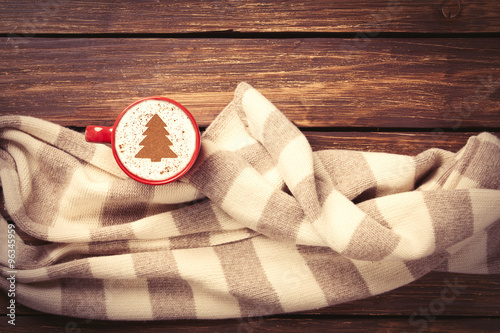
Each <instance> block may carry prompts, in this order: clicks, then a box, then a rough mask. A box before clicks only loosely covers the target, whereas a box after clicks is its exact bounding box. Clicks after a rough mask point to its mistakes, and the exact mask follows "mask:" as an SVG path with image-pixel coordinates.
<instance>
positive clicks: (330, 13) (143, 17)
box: [0, 0, 500, 37]
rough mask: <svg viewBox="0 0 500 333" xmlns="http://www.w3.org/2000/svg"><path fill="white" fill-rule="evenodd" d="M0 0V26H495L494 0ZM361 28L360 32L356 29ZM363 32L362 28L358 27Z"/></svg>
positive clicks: (177, 29)
mask: <svg viewBox="0 0 500 333" xmlns="http://www.w3.org/2000/svg"><path fill="white" fill-rule="evenodd" d="M457 3H458V0H437V1H436V0H434V1H418V2H414V1H403V0H386V1H376V0H361V1H343V0H335V1H329V0H292V1H255V0H245V1H243V0H217V1H184V0H174V1H159V0H156V1H155V0H142V1H135V0H126V1H111V0H107V1H99V0H93V1H89V0H79V1H68V0H47V1H38V2H33V1H27V0H21V1H1V3H0V7H1V8H2V10H1V11H0V33H7V34H9V33H10V34H18V35H29V34H40V33H76V34H81V33H85V34H88V33H153V32H154V33H185V32H206V31H225V30H234V31H239V32H276V31H281V32H288V31H294V32H362V33H365V34H368V36H371V37H373V36H374V35H376V34H378V33H379V32H411V33H422V32H451V33H463V32H499V31H500V3H499V2H498V1H495V0H460V3H461V5H460V7H459V6H458V4H457ZM362 33H360V36H363V35H362ZM365 36H366V35H365Z"/></svg>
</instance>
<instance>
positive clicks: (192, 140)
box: [85, 97, 200, 185]
mask: <svg viewBox="0 0 500 333" xmlns="http://www.w3.org/2000/svg"><path fill="white" fill-rule="evenodd" d="M85 139H86V140H87V141H88V142H106V143H111V148H112V149H113V156H114V158H115V160H116V162H117V163H118V165H119V166H120V168H121V169H122V170H123V171H124V172H125V173H126V174H127V175H128V176H129V177H131V178H132V179H134V180H136V181H139V182H141V183H144V184H149V185H161V184H166V183H170V182H172V181H174V180H176V179H179V178H180V177H182V176H183V175H184V174H185V173H186V172H187V171H188V170H189V169H190V168H191V166H192V165H193V164H194V162H195V160H196V158H197V156H198V153H199V151H200V132H199V129H198V125H197V124H196V121H195V120H194V118H193V116H192V115H191V113H190V112H189V111H188V110H187V109H186V108H185V107H184V106H182V105H181V104H180V103H178V102H176V101H174V100H171V99H169V98H165V97H146V98H143V99H140V100H138V101H136V102H134V103H132V104H130V105H129V106H127V107H126V108H125V109H124V110H123V111H122V112H121V114H120V115H119V116H118V118H117V119H116V121H115V124H114V126H113V127H102V126H87V128H86V130H85Z"/></svg>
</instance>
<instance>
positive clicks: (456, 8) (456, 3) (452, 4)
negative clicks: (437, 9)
mask: <svg viewBox="0 0 500 333" xmlns="http://www.w3.org/2000/svg"><path fill="white" fill-rule="evenodd" d="M461 10H462V5H461V4H460V0H444V1H443V3H442V4H441V12H442V13H443V15H444V17H446V18H450V19H452V18H455V17H457V16H458V14H459V13H460V11H461Z"/></svg>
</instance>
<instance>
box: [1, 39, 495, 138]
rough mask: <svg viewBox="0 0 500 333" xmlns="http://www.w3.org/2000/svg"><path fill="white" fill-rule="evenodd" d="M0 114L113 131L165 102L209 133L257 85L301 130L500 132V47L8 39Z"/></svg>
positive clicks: (487, 43) (411, 42)
mask: <svg viewBox="0 0 500 333" xmlns="http://www.w3.org/2000/svg"><path fill="white" fill-rule="evenodd" d="M0 42H1V43H0V59H1V60H2V66H1V68H0V75H1V77H2V80H1V86H0V89H1V91H2V94H1V96H0V103H1V105H2V109H1V111H0V112H1V114H24V115H31V116H36V117H40V118H43V119H47V120H50V121H54V122H57V123H59V124H62V125H67V126H84V125H87V124H90V123H92V124H98V125H104V126H109V125H112V123H113V121H114V119H115V118H116V116H117V115H118V114H119V112H120V111H121V110H122V109H123V108H124V107H125V106H127V105H128V104H129V103H131V102H133V101H134V100H136V99H138V98H141V97H145V96H150V95H165V96H168V97H171V98H173V99H175V100H177V101H178V102H180V103H181V104H183V105H185V106H186V107H187V108H188V109H189V110H190V111H191V112H192V113H193V114H194V116H195V118H196V119H197V121H198V122H199V124H200V125H201V126H206V125H208V124H209V123H210V122H211V121H212V120H213V119H214V118H215V117H216V115H217V114H218V113H219V112H220V111H221V110H222V108H223V107H224V106H225V105H227V103H228V102H229V101H230V100H231V99H232V94H233V91H234V89H235V87H236V85H237V84H238V83H239V82H240V81H245V80H246V81H248V82H249V83H250V84H252V85H253V86H254V87H256V88H257V89H259V91H261V92H262V93H263V94H264V95H265V96H266V97H268V98H269V99H270V100H271V101H273V102H274V103H275V104H276V105H277V106H278V108H280V109H281V110H282V111H283V112H284V113H285V114H286V115H287V116H288V117H289V118H290V119H291V120H292V121H294V122H295V123H296V124H297V125H298V126H301V127H310V126H313V127H320V126H335V127H371V128H373V127H396V128H452V129H454V130H460V129H462V128H464V127H469V128H470V127H473V128H485V127H486V128H498V127H500V117H499V115H500V103H499V102H500V89H498V88H499V87H500V39H496V38H494V39H475V38H473V39H453V38H452V39H372V40H367V41H365V42H364V43H363V44H357V43H358V42H357V41H356V40H352V39H262V40H260V39H133V38H130V39H127V38H118V39H108V38H106V39H100V38H94V39H87V38H82V39H78V38H73V39H57V38H56V39H51V38H4V39H0Z"/></svg>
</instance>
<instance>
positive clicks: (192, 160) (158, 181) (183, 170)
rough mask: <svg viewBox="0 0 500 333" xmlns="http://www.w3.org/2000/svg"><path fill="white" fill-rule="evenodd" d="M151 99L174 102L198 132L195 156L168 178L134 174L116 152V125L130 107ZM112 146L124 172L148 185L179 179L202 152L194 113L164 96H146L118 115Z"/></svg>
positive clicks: (112, 135) (196, 132) (112, 136)
mask: <svg viewBox="0 0 500 333" xmlns="http://www.w3.org/2000/svg"><path fill="white" fill-rule="evenodd" d="M151 99H158V100H162V101H166V102H168V103H172V104H174V105H176V106H177V107H179V108H180V109H181V110H182V111H184V113H185V114H186V115H187V116H188V117H189V119H190V120H191V124H192V125H193V128H194V130H195V134H196V138H195V139H196V146H195V150H194V153H193V156H191V160H189V162H188V164H187V165H186V166H185V167H184V169H182V170H181V171H179V172H178V173H176V174H175V175H173V176H172V177H169V178H167V179H162V180H150V179H144V178H141V177H139V176H137V175H135V174H133V173H132V172H130V171H129V170H128V169H127V168H126V167H125V166H124V165H123V163H122V161H121V160H120V158H119V157H118V153H117V152H116V149H115V134H116V131H115V130H116V127H117V126H118V123H119V122H120V120H121V119H122V118H123V116H124V115H125V113H127V111H128V110H130V108H132V107H133V106H135V105H137V104H139V103H141V102H144V101H146V100H151ZM111 147H112V150H113V156H114V157H115V160H116V162H117V163H118V166H119V167H120V168H121V169H122V170H123V172H125V173H126V174H127V176H129V177H130V178H132V179H134V180H136V181H138V182H140V183H143V184H148V185H163V184H167V183H170V182H173V181H174V180H177V179H179V178H180V177H182V176H184V175H185V174H186V172H188V171H189V169H191V167H192V166H193V164H194V162H195V161H196V158H197V157H198V153H199V152H200V131H199V129H198V125H197V124H196V121H195V120H194V117H193V115H192V114H191V113H190V112H189V111H188V110H187V109H186V108H185V107H184V106H183V105H181V104H180V103H178V102H176V101H174V100H173V99H170V98H166V97H162V96H151V97H145V98H141V99H139V100H137V101H135V102H133V103H132V104H130V105H129V106H127V107H126V108H125V109H124V110H123V111H122V112H121V113H120V115H119V116H118V118H116V121H115V124H114V125H113V133H111Z"/></svg>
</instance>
